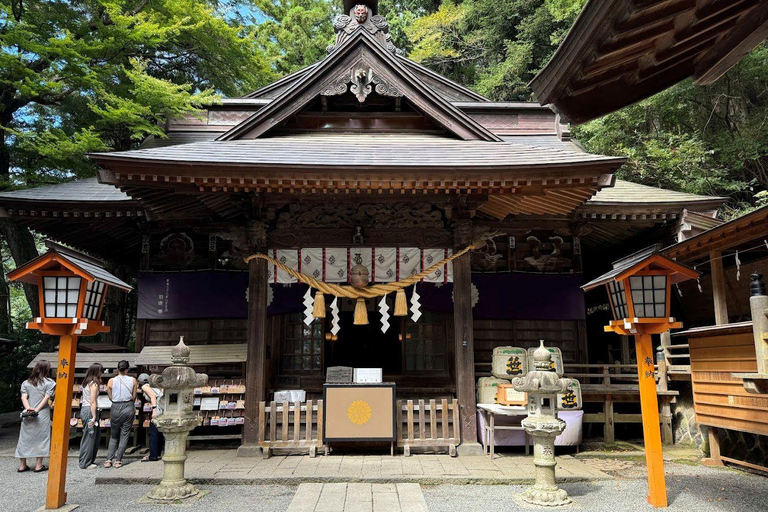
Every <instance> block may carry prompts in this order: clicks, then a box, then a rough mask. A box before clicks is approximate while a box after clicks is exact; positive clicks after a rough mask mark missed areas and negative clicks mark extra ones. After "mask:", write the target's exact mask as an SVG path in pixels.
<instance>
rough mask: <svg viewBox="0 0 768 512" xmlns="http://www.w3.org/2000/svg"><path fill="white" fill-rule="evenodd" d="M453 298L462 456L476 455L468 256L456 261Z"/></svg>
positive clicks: (473, 358) (475, 403) (473, 366)
mask: <svg viewBox="0 0 768 512" xmlns="http://www.w3.org/2000/svg"><path fill="white" fill-rule="evenodd" d="M453 296H454V299H453V323H454V341H455V346H456V354H455V357H456V398H458V400H459V410H460V414H459V417H460V421H461V446H459V454H460V455H475V454H479V453H481V451H482V448H481V446H480V444H479V443H478V442H477V402H476V395H475V345H474V336H473V332H472V273H471V269H470V255H469V253H467V254H464V255H463V256H461V257H459V258H457V259H455V260H454V261H453ZM475 448H476V449H475ZM474 452H477V453H474Z"/></svg>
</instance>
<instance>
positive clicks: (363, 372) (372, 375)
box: [355, 368, 382, 384]
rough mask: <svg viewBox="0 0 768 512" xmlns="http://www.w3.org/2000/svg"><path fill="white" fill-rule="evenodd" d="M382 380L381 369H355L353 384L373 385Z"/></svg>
mask: <svg viewBox="0 0 768 512" xmlns="http://www.w3.org/2000/svg"><path fill="white" fill-rule="evenodd" d="M381 380H382V371H381V368H355V383H356V384H364V383H375V384H378V383H380V382H381Z"/></svg>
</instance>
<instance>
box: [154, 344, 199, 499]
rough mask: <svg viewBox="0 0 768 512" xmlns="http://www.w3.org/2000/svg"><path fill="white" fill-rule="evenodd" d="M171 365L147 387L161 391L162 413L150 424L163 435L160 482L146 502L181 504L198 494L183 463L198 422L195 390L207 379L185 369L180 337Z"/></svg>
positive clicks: (186, 353) (186, 349)
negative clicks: (192, 431) (189, 438)
mask: <svg viewBox="0 0 768 512" xmlns="http://www.w3.org/2000/svg"><path fill="white" fill-rule="evenodd" d="M171 361H172V362H173V365H172V366H169V367H168V368H166V369H165V370H163V373H162V374H160V375H152V376H151V377H150V385H151V386H152V387H156V388H160V389H162V390H163V396H162V397H161V398H160V404H161V409H162V411H163V412H162V414H161V415H160V416H158V417H157V418H155V419H153V420H152V421H153V422H154V423H155V425H156V426H157V429H158V430H159V431H160V432H162V433H163V434H164V435H165V453H164V454H163V480H162V481H161V482H160V484H159V485H158V486H157V487H155V488H154V489H152V490H151V491H150V492H149V494H147V497H148V498H150V499H152V500H158V501H174V500H181V499H185V498H191V497H193V496H197V495H198V494H200V491H198V490H197V489H196V488H195V486H194V485H192V484H191V483H189V482H187V480H186V479H185V478H184V463H185V461H186V460H187V436H189V433H190V431H191V430H192V429H194V428H195V427H197V426H198V425H200V418H199V417H198V416H197V415H196V414H195V413H194V412H193V410H192V404H193V394H194V389H195V388H197V387H200V386H204V385H205V384H206V383H207V382H208V376H207V375H205V374H204V373H195V371H194V370H193V369H192V368H190V367H189V366H186V364H187V363H188V362H189V347H187V346H186V345H185V344H184V337H183V336H182V337H181V339H179V344H178V345H176V346H175V347H173V350H171Z"/></svg>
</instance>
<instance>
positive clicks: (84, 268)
mask: <svg viewBox="0 0 768 512" xmlns="http://www.w3.org/2000/svg"><path fill="white" fill-rule="evenodd" d="M45 245H46V247H48V252H46V253H45V254H42V255H40V256H38V257H37V258H35V259H33V260H32V261H30V262H29V263H27V264H26V265H22V266H21V267H19V268H17V269H16V270H14V271H13V272H10V273H9V274H8V279H10V280H11V281H21V282H23V283H29V284H34V285H37V284H38V277H39V276H40V275H41V272H45V271H48V270H55V269H57V268H61V267H64V268H66V269H67V270H69V271H71V272H72V273H74V274H76V275H78V276H80V277H82V278H83V279H85V280H86V281H88V282H89V283H90V282H92V281H102V282H104V283H106V284H107V285H109V286H114V287H115V288H119V289H121V290H123V291H126V292H129V291H131V290H132V288H131V286H130V285H129V284H127V283H125V282H124V281H122V280H121V279H118V278H117V277H115V276H113V275H112V274H110V273H109V272H107V271H106V270H105V269H104V262H102V261H100V260H97V259H96V258H93V257H91V256H88V255H87V254H83V253H81V252H78V251H75V250H73V249H69V248H67V247H64V246H62V245H59V244H57V243H55V242H52V241H50V240H46V242H45Z"/></svg>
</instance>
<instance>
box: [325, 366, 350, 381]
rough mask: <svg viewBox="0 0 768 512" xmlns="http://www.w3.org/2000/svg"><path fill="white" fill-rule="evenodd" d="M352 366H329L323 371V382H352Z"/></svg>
mask: <svg viewBox="0 0 768 512" xmlns="http://www.w3.org/2000/svg"><path fill="white" fill-rule="evenodd" d="M353 373H354V368H352V367H350V366H329V367H328V369H327V370H326V372H325V382H327V383H328V384H348V383H350V382H352V374H353Z"/></svg>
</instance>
